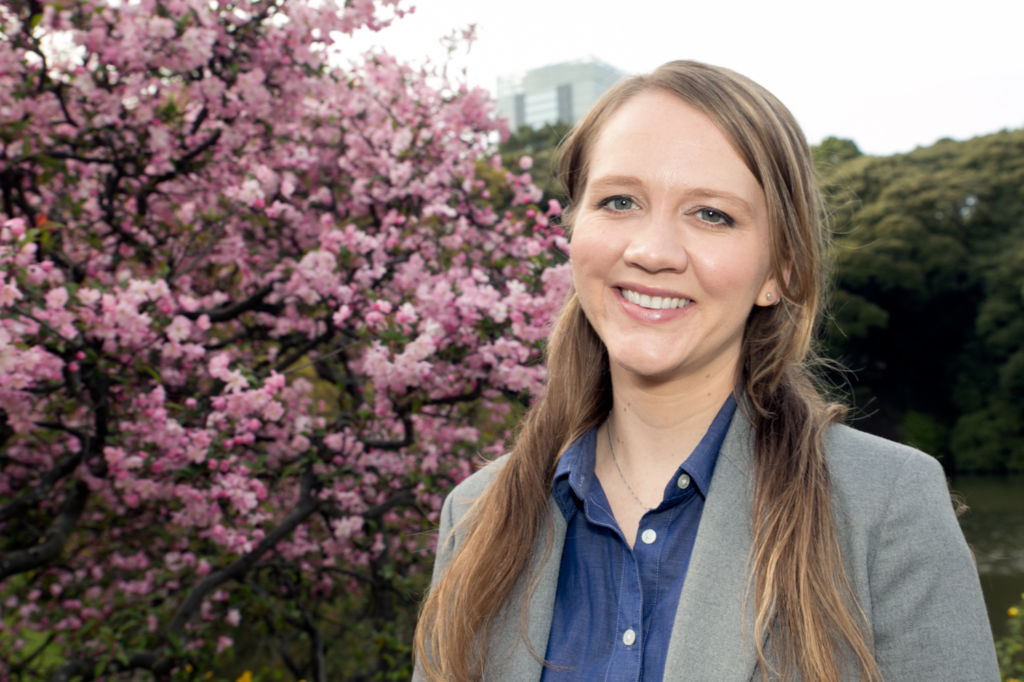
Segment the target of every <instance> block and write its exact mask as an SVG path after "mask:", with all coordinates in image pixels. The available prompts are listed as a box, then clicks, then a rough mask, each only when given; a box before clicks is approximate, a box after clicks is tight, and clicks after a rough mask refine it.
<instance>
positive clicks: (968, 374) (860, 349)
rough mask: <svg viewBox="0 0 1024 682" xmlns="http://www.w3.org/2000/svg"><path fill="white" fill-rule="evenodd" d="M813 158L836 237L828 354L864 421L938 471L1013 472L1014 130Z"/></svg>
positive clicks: (1022, 253)
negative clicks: (918, 450)
mask: <svg viewBox="0 0 1024 682" xmlns="http://www.w3.org/2000/svg"><path fill="white" fill-rule="evenodd" d="M814 157H815V160H816V162H817V163H818V164H819V173H820V174H821V176H822V178H823V186H824V189H825V192H826V196H827V198H828V202H829V207H830V211H831V213H832V218H833V225H834V228H835V230H836V233H837V240H836V247H837V248H836V256H835V257H836V264H835V265H836V271H837V275H838V277H837V292H836V296H835V299H834V306H833V311H832V319H831V320H830V324H829V325H827V327H826V337H827V338H826V341H827V353H828V354H829V355H832V356H833V357H837V358H839V359H840V360H841V362H842V363H843V364H844V365H846V366H847V367H849V368H850V369H852V370H853V371H854V372H855V374H856V379H855V386H856V387H857V389H858V390H857V395H858V396H865V395H866V396H867V397H866V398H865V399H864V400H865V401H864V402H862V404H860V405H858V407H860V408H861V410H862V411H864V412H865V413H868V414H869V415H870V416H869V417H868V418H867V419H866V420H865V422H863V424H864V426H865V427H866V428H868V429H870V430H874V431H877V432H881V433H883V434H886V435H890V436H895V437H899V438H903V439H905V440H909V441H911V442H914V443H915V444H917V445H919V446H920V447H923V448H925V449H927V450H928V451H930V452H932V453H933V454H943V453H947V452H948V453H949V455H950V456H949V457H948V458H946V464H947V466H948V467H949V468H951V469H957V470H962V471H969V470H974V471H978V470H985V471H1007V470H1021V469H1024V350H1022V349H1024V194H1022V193H1021V192H1020V187H1022V186H1024V131H1010V132H1002V133H997V134H994V135H988V136H985V137H979V138H975V139H973V140H968V141H966V142H954V141H950V140H945V141H941V142H939V143H937V144H935V145H933V146H931V147H927V148H921V149H917V150H915V151H913V152H910V153H909V154H900V155H896V156H891V157H870V156H864V155H862V154H860V152H859V151H858V150H857V148H856V145H854V144H853V143H852V142H850V141H849V140H839V139H836V138H829V139H828V140H825V141H824V142H823V143H822V144H821V145H820V146H819V147H817V148H815V150H814Z"/></svg>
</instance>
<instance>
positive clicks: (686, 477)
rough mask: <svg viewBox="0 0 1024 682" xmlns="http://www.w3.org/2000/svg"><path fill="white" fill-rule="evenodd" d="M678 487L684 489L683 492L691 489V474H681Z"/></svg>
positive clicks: (677, 481)
mask: <svg viewBox="0 0 1024 682" xmlns="http://www.w3.org/2000/svg"><path fill="white" fill-rule="evenodd" d="M676 485H677V486H679V487H680V488H682V489H683V490H686V489H687V488H689V487H690V474H680V475H679V478H678V479H677V480H676Z"/></svg>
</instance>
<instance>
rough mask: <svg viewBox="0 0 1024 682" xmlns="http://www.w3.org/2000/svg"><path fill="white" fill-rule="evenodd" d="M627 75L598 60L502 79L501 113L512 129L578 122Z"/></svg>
mask: <svg viewBox="0 0 1024 682" xmlns="http://www.w3.org/2000/svg"><path fill="white" fill-rule="evenodd" d="M625 75H626V74H625V73H623V72H622V71H619V70H618V69H616V68H615V67H614V66H610V65H608V64H605V63H604V62H602V61H599V60H597V59H587V60H578V61H572V62H562V63H561V64H551V65H548V66H542V67H540V68H538V69H531V70H530V71H527V72H526V73H525V74H521V75H518V76H512V77H504V78H498V114H499V115H501V116H504V117H505V118H507V119H508V122H509V128H511V129H512V130H516V129H517V128H519V127H521V126H524V125H526V126H530V127H532V128H538V127H540V126H542V125H544V124H545V123H554V122H556V121H562V122H563V123H570V124H571V123H575V122H576V120H577V119H578V118H579V117H580V116H582V115H583V114H584V113H586V111H587V109H589V108H590V105H591V104H593V103H594V102H595V101H597V98H598V97H600V96H601V95H602V94H603V93H604V91H605V90H607V89H608V88H610V87H611V86H612V85H613V84H614V83H615V82H616V81H618V80H619V79H620V78H622V77H623V76H625Z"/></svg>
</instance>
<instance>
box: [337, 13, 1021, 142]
mask: <svg viewBox="0 0 1024 682" xmlns="http://www.w3.org/2000/svg"><path fill="white" fill-rule="evenodd" d="M406 2H407V5H408V2H409V0H406ZM470 24H475V26H476V41H475V42H474V43H473V45H472V46H471V48H470V50H469V52H468V53H466V52H465V49H464V48H463V49H462V50H461V51H460V52H459V53H458V54H457V55H456V56H455V58H454V59H453V61H452V63H451V64H450V66H449V72H450V73H462V72H464V73H465V77H466V79H467V80H468V81H469V82H470V83H472V84H474V85H479V86H482V87H486V88H487V89H489V90H491V91H492V92H494V90H495V88H496V84H497V78H498V77H499V76H506V75H514V74H516V73H521V72H524V71H526V70H528V69H531V68H536V67H539V66H544V65H547V64H553V63H557V62H562V61H569V60H574V59H587V58H596V59H600V60H602V61H604V62H607V63H609V64H611V65H612V66H615V67H617V68H619V69H621V70H622V71H625V72H626V73H643V72H647V71H651V70H653V69H654V68H656V67H657V66H658V65H659V64H662V63H664V62H666V61H670V60H672V59H696V60H700V61H704V62H710V63H712V64H718V65H720V66H725V67H728V68H730V69H733V70H735V71H739V72H740V73H742V74H744V75H746V76H749V77H751V78H753V79H754V80H756V81H758V82H759V83H761V85H763V86H765V87H767V88H768V89H769V90H771V91H772V92H773V93H775V95H776V96H777V97H778V98H779V99H781V100H782V102H783V103H785V104H786V106H787V107H789V109H790V110H791V111H792V112H793V113H794V115H795V116H796V118H797V120H798V121H799V122H800V124H801V126H803V129H804V132H805V134H806V135H807V138H808V140H809V141H810V142H811V143H812V144H814V143H817V142H820V141H821V140H822V139H823V138H825V137H827V136H829V135H834V136H837V137H843V138H848V139H852V140H853V141H854V142H856V143H857V145H858V147H860V149H861V151H863V152H865V153H868V154H879V155H885V154H894V153H901V152H907V151H910V150H912V149H914V148H915V147H918V146H927V145H930V144H932V143H933V142H935V141H936V140H938V139H941V138H944V137H950V138H953V139H957V140H962V139H968V138H971V137H975V136H977V135H983V134H986V133H992V132H996V131H998V130H1002V129H1005V128H1021V127H1024V37H1022V30H1024V0H972V1H971V2H959V1H954V0H929V1H928V2H923V1H920V0H845V1H844V2H834V1H831V0H759V1H754V0H710V1H709V0H701V1H691V2H683V1H679V0H419V2H418V4H417V5H416V9H415V11H414V12H413V13H412V14H411V15H408V16H406V17H403V18H401V19H399V20H397V21H396V22H395V23H394V24H393V25H392V26H391V27H389V28H387V29H385V30H383V31H381V32H379V33H376V34H372V33H364V34H361V35H358V36H356V37H355V39H354V43H355V44H354V45H353V48H354V49H356V50H362V49H365V48H367V47H369V46H371V45H377V46H380V47H383V48H384V49H385V50H387V51H388V52H389V53H391V54H393V55H395V56H397V57H400V58H402V59H405V60H407V61H411V62H417V63H418V62H422V61H423V60H424V59H427V58H429V59H431V60H432V61H434V62H438V61H443V59H444V55H445V50H444V48H443V47H442V38H443V37H444V36H446V35H449V34H451V33H452V31H456V30H461V29H463V28H465V27H466V26H468V25H470Z"/></svg>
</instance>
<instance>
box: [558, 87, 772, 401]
mask: <svg viewBox="0 0 1024 682" xmlns="http://www.w3.org/2000/svg"><path fill="white" fill-rule="evenodd" d="M589 161H590V166H589V170H588V178H587V184H586V187H585V188H584V191H583V196H582V198H581V201H580V202H579V204H578V210H577V213H576V219H575V223H574V226H573V236H572V247H571V260H572V272H573V284H574V285H575V288H576V292H577V295H578V296H579V300H580V304H581V305H582V307H583V311H584V312H585V313H586V315H587V319H588V320H590V323H591V325H593V327H594V329H595V330H596V331H597V334H598V335H599V336H600V337H601V340H602V341H603V342H604V344H605V346H606V347H607V349H608V356H609V359H610V361H611V364H612V376H613V377H616V376H617V375H621V374H620V373H621V372H627V373H630V374H632V375H634V376H637V377H644V378H646V379H648V380H654V381H657V382H664V381H673V380H677V379H687V378H690V379H696V380H698V381H701V382H703V381H706V380H708V379H711V378H712V377H718V378H720V379H721V380H722V381H728V382H730V383H729V389H731V387H732V383H731V382H734V381H735V376H736V369H737V367H738V364H739V359H740V347H741V343H742V339H743V329H744V324H745V322H746V320H747V316H748V315H749V314H750V311H751V308H752V307H753V306H754V305H770V304H771V303H772V302H773V301H774V300H777V298H778V290H777V288H776V286H775V282H774V280H773V279H772V277H771V275H770V270H771V257H770V254H769V226H768V219H767V208H766V205H765V197H764V192H763V191H762V189H761V187H760V185H759V184H758V182H757V180H756V179H755V178H754V176H753V174H752V173H751V172H750V170H748V169H747V167H746V165H745V164H744V163H743V160H742V159H741V158H740V157H739V155H738V154H737V153H736V151H735V150H734V149H733V148H732V146H731V145H730V144H729V141H728V140H727V139H726V137H725V136H724V135H723V134H722V132H721V131H719V129H718V128H717V127H716V126H715V124H714V123H712V122H711V120H710V119H709V118H708V117H707V116H705V115H704V114H702V113H700V112H699V111H697V110H696V109H694V108H693V107H691V106H689V105H688V104H685V103H684V102H682V101H681V100H680V99H679V98H678V97H676V96H675V95H672V94H670V93H667V92H664V91H661V90H652V91H648V92H643V93H640V94H638V95H635V96H633V97H632V98H630V99H629V100H627V101H626V102H625V103H624V104H622V105H621V106H620V107H619V109H618V110H617V111H616V112H615V113H614V114H613V115H612V116H611V117H610V118H609V119H608V120H607V121H606V123H605V125H604V127H603V128H602V129H601V131H600V132H599V134H598V136H597V139H596V140H595V141H594V142H593V144H592V146H591V148H590V152H589Z"/></svg>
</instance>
